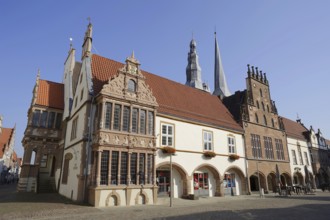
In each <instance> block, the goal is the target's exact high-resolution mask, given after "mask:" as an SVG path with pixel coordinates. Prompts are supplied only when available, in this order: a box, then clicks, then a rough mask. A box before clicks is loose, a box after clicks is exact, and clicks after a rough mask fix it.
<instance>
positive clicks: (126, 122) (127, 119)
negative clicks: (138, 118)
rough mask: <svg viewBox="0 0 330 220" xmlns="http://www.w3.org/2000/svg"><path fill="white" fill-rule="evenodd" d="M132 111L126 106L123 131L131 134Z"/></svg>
mask: <svg viewBox="0 0 330 220" xmlns="http://www.w3.org/2000/svg"><path fill="white" fill-rule="evenodd" d="M130 116H131V109H130V107H128V106H124V115H123V131H127V132H129V124H130Z"/></svg>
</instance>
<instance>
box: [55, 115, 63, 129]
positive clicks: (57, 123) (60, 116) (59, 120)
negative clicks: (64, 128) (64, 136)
mask: <svg viewBox="0 0 330 220" xmlns="http://www.w3.org/2000/svg"><path fill="white" fill-rule="evenodd" d="M61 123H62V113H57V114H56V124H55V128H57V129H60V128H61Z"/></svg>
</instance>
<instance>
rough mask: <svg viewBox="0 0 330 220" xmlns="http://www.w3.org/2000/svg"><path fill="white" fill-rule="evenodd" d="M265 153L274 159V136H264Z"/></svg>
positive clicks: (268, 157)
mask: <svg viewBox="0 0 330 220" xmlns="http://www.w3.org/2000/svg"><path fill="white" fill-rule="evenodd" d="M264 144H265V153H266V158H267V159H274V151H273V143H272V138H270V137H264Z"/></svg>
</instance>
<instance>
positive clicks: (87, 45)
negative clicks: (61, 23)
mask: <svg viewBox="0 0 330 220" xmlns="http://www.w3.org/2000/svg"><path fill="white" fill-rule="evenodd" d="M88 21H89V24H88V26H87V30H86V32H85V37H84V43H83V45H82V54H81V59H83V58H84V57H88V56H90V53H91V51H92V34H93V25H92V23H91V20H90V18H88Z"/></svg>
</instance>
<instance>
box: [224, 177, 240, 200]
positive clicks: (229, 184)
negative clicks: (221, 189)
mask: <svg viewBox="0 0 330 220" xmlns="http://www.w3.org/2000/svg"><path fill="white" fill-rule="evenodd" d="M224 186H225V195H231V196H234V195H236V194H237V193H236V178H235V174H234V173H228V174H225V179H224Z"/></svg>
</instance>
